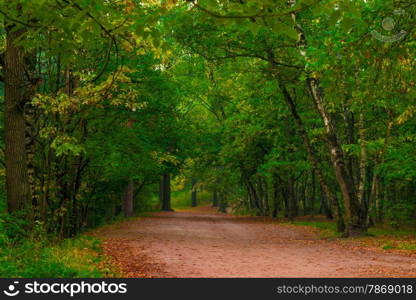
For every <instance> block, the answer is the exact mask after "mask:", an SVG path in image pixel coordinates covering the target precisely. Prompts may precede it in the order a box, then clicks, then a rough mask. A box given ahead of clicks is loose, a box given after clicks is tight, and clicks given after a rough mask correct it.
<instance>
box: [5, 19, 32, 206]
mask: <svg viewBox="0 0 416 300" xmlns="http://www.w3.org/2000/svg"><path fill="white" fill-rule="evenodd" d="M24 33H25V31H24V30H23V29H19V30H15V28H13V27H9V28H7V45H6V53H5V71H4V73H5V107H4V130H5V143H6V148H5V164H6V190H7V204H8V211H9V212H16V211H19V210H24V209H27V210H28V213H29V210H30V185H29V179H28V173H27V154H26V141H25V139H26V126H25V116H24V109H23V107H24V105H25V103H26V102H27V101H28V100H30V99H27V96H28V94H29V93H27V90H28V88H29V89H30V83H28V78H25V77H26V75H25V74H27V71H28V70H27V67H26V65H25V53H24V50H23V49H22V48H21V47H20V46H17V45H16V41H17V39H18V38H19V37H20V36H21V35H22V34H24Z"/></svg>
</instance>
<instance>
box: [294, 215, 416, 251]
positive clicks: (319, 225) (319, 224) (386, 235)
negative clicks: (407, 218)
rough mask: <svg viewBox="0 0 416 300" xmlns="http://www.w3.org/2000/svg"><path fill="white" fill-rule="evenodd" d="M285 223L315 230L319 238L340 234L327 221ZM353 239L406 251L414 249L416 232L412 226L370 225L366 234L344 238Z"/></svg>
mask: <svg viewBox="0 0 416 300" xmlns="http://www.w3.org/2000/svg"><path fill="white" fill-rule="evenodd" d="M287 224H291V225H296V226H305V227H310V228H314V229H316V230H317V234H318V236H319V238H322V239H335V238H340V237H341V234H340V233H338V232H337V231H336V224H335V223H334V222H328V221H294V222H290V223H287ZM350 240H354V241H357V242H359V243H360V244H361V245H363V246H371V247H376V248H379V249H382V250H402V251H405V252H408V253H414V252H415V251H416V232H415V230H414V229H412V228H400V229H397V228H394V227H391V226H387V225H383V226H376V227H371V228H369V230H368V233H367V235H366V236H363V237H357V238H352V239H347V240H345V241H346V242H348V241H350Z"/></svg>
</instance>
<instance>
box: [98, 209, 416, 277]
mask: <svg viewBox="0 0 416 300" xmlns="http://www.w3.org/2000/svg"><path fill="white" fill-rule="evenodd" d="M97 234H98V235H99V236H100V237H103V238H104V239H105V240H106V248H107V251H108V252H109V253H110V255H112V256H114V257H115V260H116V261H118V263H119V265H120V266H121V268H122V269H123V270H125V271H126V270H127V271H128V272H129V274H130V276H132V277H210V278H211V277H416V259H415V258H411V257H405V256H400V255H397V254H390V253H380V252H377V251H372V250H368V249H362V248H352V247H351V248H348V247H341V246H340V245H339V243H337V242H334V241H328V240H321V239H318V238H317V237H316V236H315V234H313V233H309V232H306V231H305V230H304V229H303V228H301V227H299V228H296V227H294V226H286V225H279V224H271V223H270V222H269V223H267V222H261V219H259V218H247V217H235V216H227V215H222V214H217V213H214V212H212V211H211V210H209V209H200V210H198V211H192V212H172V213H156V214H154V215H152V216H150V217H146V218H140V219H138V220H132V221H127V222H123V223H119V224H116V225H113V226H111V227H104V228H102V229H100V230H99V231H97Z"/></svg>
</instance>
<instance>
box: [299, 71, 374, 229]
mask: <svg viewBox="0 0 416 300" xmlns="http://www.w3.org/2000/svg"><path fill="white" fill-rule="evenodd" d="M307 83H308V87H309V89H310V92H311V96H312V99H313V102H314V104H315V107H316V109H317V111H318V112H319V114H320V116H321V118H322V121H323V123H324V126H325V131H326V141H327V143H328V146H329V150H330V154H331V160H332V164H333V167H334V170H335V175H336V178H337V181H338V184H339V187H340V189H341V193H342V196H343V200H344V207H345V214H344V222H345V230H344V236H351V235H354V234H357V233H358V234H360V233H362V232H365V231H366V227H367V226H366V224H365V222H362V211H361V207H360V205H359V203H358V202H357V197H356V196H357V194H356V192H355V187H354V181H353V180H352V176H351V174H350V173H349V172H348V168H347V166H346V164H345V157H344V153H343V151H342V148H341V145H340V144H339V142H338V137H337V135H336V133H335V128H334V125H333V121H332V118H331V117H330V115H329V114H328V112H327V111H326V108H325V106H324V103H323V98H322V95H321V91H320V87H319V81H318V80H317V79H316V78H308V80H307Z"/></svg>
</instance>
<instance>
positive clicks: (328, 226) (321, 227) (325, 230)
mask: <svg viewBox="0 0 416 300" xmlns="http://www.w3.org/2000/svg"><path fill="white" fill-rule="evenodd" d="M289 224H292V225H296V226H307V227H312V228H315V229H318V236H319V238H321V239H330V238H339V237H340V236H341V234H340V233H339V232H337V230H336V229H337V228H336V224H335V223H334V222H322V221H293V222H290V223H289Z"/></svg>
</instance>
